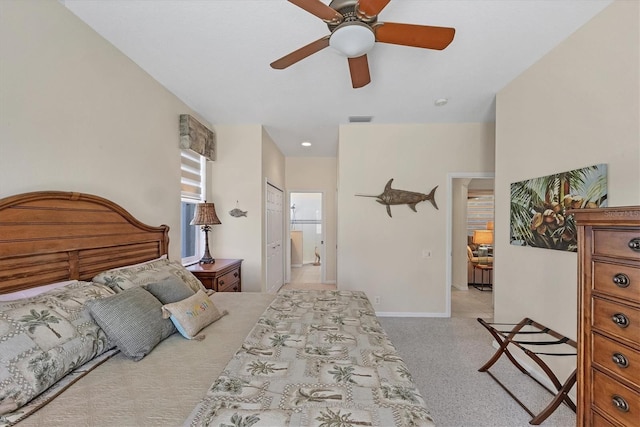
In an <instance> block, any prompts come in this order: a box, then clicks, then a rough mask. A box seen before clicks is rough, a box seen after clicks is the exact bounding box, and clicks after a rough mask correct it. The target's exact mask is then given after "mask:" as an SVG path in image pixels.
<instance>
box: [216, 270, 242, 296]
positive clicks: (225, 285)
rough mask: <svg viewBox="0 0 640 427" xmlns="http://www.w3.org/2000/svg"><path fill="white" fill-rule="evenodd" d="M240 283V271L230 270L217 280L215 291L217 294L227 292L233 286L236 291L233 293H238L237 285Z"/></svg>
mask: <svg viewBox="0 0 640 427" xmlns="http://www.w3.org/2000/svg"><path fill="white" fill-rule="evenodd" d="M238 282H240V269H239V268H237V269H235V270H232V271H230V272H228V273H226V274H224V275H223V276H221V277H219V278H218V283H217V284H216V290H217V291H218V292H229V291H230V290H231V289H232V288H233V286H234V285H236V290H234V291H233V292H238V290H237V284H238Z"/></svg>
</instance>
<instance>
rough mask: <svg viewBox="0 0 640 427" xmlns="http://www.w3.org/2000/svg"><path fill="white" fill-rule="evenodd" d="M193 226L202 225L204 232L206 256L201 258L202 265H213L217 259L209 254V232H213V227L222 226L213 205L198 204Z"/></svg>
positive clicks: (192, 222) (192, 221)
mask: <svg viewBox="0 0 640 427" xmlns="http://www.w3.org/2000/svg"><path fill="white" fill-rule="evenodd" d="M190 224H191V225H201V226H202V227H201V229H202V231H204V241H205V246H204V255H202V258H200V261H199V262H200V264H213V263H215V262H216V260H215V259H213V257H212V256H211V254H210V253H209V231H211V226H212V225H214V224H222V223H221V222H220V219H218V215H216V207H215V205H214V204H213V203H207V201H206V200H205V202H204V203H198V204H197V205H196V211H195V213H194V214H193V219H192V220H191V223H190Z"/></svg>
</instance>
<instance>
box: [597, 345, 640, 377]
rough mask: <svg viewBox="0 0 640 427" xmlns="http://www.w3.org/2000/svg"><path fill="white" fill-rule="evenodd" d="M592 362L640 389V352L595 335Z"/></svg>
mask: <svg viewBox="0 0 640 427" xmlns="http://www.w3.org/2000/svg"><path fill="white" fill-rule="evenodd" d="M592 338H593V353H592V360H593V364H594V365H595V366H599V367H602V368H604V369H607V370H609V371H611V372H614V373H616V374H617V375H619V376H620V377H622V378H624V379H625V380H627V381H629V382H630V383H632V384H633V385H635V386H636V387H638V388H640V351H637V350H634V349H632V348H629V347H626V346H623V345H622V344H619V343H617V342H615V341H612V340H610V339H608V338H605V337H603V336H601V335H599V334H593V335H592Z"/></svg>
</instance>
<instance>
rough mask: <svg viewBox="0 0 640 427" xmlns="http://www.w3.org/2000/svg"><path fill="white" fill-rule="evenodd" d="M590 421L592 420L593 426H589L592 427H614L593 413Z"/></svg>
mask: <svg viewBox="0 0 640 427" xmlns="http://www.w3.org/2000/svg"><path fill="white" fill-rule="evenodd" d="M591 419H592V420H593V424H591V425H592V426H593V427H616V426H615V425H614V424H611V423H610V422H609V420H607V419H605V418H604V417H603V416H601V415H600V414H598V413H597V412H595V411H592V412H591Z"/></svg>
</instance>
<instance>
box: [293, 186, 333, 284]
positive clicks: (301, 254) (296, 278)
mask: <svg viewBox="0 0 640 427" xmlns="http://www.w3.org/2000/svg"><path fill="white" fill-rule="evenodd" d="M289 209H290V211H289V236H290V247H291V251H290V257H291V263H290V265H291V274H290V281H289V283H290V284H298V285H313V284H321V283H324V281H325V268H324V259H325V258H324V216H323V193H321V192H291V193H290V194H289Z"/></svg>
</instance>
